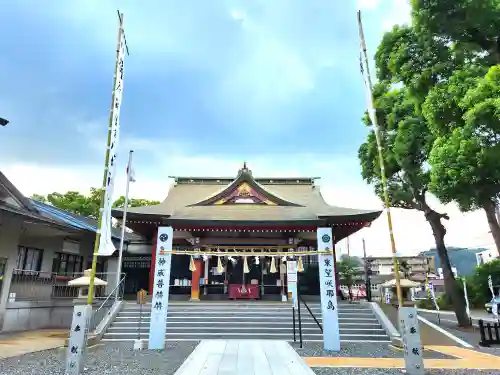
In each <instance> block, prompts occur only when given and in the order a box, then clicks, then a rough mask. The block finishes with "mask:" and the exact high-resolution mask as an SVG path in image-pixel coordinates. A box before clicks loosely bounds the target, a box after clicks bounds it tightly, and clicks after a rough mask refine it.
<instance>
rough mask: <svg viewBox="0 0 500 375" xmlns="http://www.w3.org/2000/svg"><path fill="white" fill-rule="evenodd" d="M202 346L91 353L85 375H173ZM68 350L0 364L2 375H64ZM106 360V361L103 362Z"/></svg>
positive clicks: (106, 348)
mask: <svg viewBox="0 0 500 375" xmlns="http://www.w3.org/2000/svg"><path fill="white" fill-rule="evenodd" d="M197 345H198V343H197V342H192V341H179V342H175V341H171V342H167V345H166V348H165V350H162V351H142V352H139V351H136V350H133V343H110V344H103V345H97V346H95V347H93V348H89V349H88V354H87V360H86V362H85V365H84V367H85V370H84V371H83V375H117V374H120V375H122V374H123V375H125V374H126V375H160V374H161V375H173V374H174V373H175V371H177V369H178V368H179V367H180V365H181V364H182V363H183V362H184V360H185V359H186V358H187V356H188V355H189V354H191V352H192V351H193V350H194V348H195V347H196V346H197ZM65 356H66V350H63V349H53V350H46V351H43V352H37V353H31V354H26V355H23V356H19V357H12V358H7V359H3V360H0V375H64V371H65V369H64V366H65ZM103 359H105V360H103Z"/></svg>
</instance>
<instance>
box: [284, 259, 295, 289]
mask: <svg viewBox="0 0 500 375" xmlns="http://www.w3.org/2000/svg"><path fill="white" fill-rule="evenodd" d="M286 277H287V280H288V283H289V284H290V283H297V262H296V261H295V260H289V261H287V262H286Z"/></svg>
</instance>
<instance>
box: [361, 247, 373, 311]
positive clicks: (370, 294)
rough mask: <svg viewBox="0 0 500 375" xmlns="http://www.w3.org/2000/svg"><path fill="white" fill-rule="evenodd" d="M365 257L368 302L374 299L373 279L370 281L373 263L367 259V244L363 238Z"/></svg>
mask: <svg viewBox="0 0 500 375" xmlns="http://www.w3.org/2000/svg"><path fill="white" fill-rule="evenodd" d="M363 259H364V265H365V288H366V299H367V301H368V302H371V301H372V287H371V281H370V274H371V264H370V262H369V261H368V259H366V245H365V239H364V238H363Z"/></svg>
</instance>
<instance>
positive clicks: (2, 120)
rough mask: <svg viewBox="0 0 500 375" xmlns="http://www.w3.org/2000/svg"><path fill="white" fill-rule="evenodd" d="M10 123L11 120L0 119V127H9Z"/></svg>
mask: <svg viewBox="0 0 500 375" xmlns="http://www.w3.org/2000/svg"><path fill="white" fill-rule="evenodd" d="M8 123H9V120H6V119H4V118H2V117H0V125H2V126H5V125H7V124H8Z"/></svg>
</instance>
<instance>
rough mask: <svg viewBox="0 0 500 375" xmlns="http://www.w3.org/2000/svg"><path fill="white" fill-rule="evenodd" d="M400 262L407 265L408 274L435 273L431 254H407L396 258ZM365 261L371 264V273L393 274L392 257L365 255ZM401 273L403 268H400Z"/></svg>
mask: <svg viewBox="0 0 500 375" xmlns="http://www.w3.org/2000/svg"><path fill="white" fill-rule="evenodd" d="M398 259H399V261H400V263H403V262H404V263H405V264H406V265H407V266H408V270H407V272H408V274H409V275H418V274H427V273H435V272H436V265H435V262H434V257H432V256H420V255H417V256H407V257H402V258H398ZM366 261H367V262H369V263H370V264H371V271H372V275H390V276H392V275H394V264H393V260H392V257H390V256H389V257H367V258H366ZM400 271H401V273H403V270H400Z"/></svg>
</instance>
